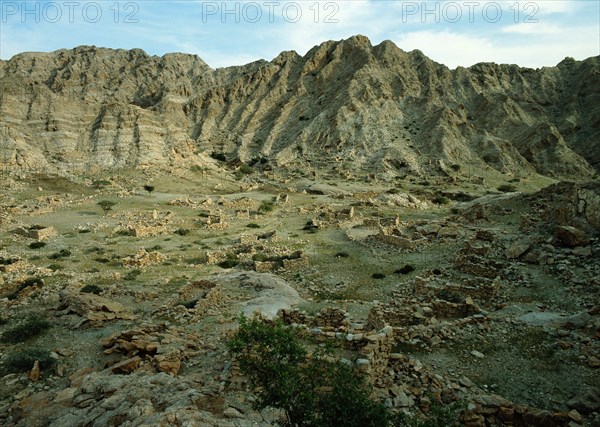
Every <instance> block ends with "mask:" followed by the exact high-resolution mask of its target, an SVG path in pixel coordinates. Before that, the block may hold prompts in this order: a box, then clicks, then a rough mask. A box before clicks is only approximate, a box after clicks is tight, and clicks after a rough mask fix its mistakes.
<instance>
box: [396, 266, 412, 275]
mask: <svg viewBox="0 0 600 427" xmlns="http://www.w3.org/2000/svg"><path fill="white" fill-rule="evenodd" d="M413 271H415V267H413V266H412V265H410V264H406V265H405V266H404V267H401V268H399V269H397V270H396V271H394V273H395V274H408V273H412V272H413Z"/></svg>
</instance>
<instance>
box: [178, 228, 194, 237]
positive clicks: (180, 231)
mask: <svg viewBox="0 0 600 427" xmlns="http://www.w3.org/2000/svg"><path fill="white" fill-rule="evenodd" d="M175 233H176V234H179V235H180V236H187V235H188V234H190V230H189V229H188V228H178V229H177V230H175Z"/></svg>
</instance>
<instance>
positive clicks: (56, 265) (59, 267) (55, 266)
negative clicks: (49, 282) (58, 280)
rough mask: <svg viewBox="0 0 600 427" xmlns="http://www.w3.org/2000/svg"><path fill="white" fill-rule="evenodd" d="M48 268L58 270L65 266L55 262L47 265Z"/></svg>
mask: <svg viewBox="0 0 600 427" xmlns="http://www.w3.org/2000/svg"><path fill="white" fill-rule="evenodd" d="M48 268H49V269H50V270H52V271H59V270H64V269H65V267H64V266H63V265H60V264H56V263H54V264H50V265H49V266H48Z"/></svg>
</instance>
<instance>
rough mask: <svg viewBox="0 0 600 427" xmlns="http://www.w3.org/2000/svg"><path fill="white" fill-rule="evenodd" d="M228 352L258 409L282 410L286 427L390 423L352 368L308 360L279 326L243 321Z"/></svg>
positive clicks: (316, 358)
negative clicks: (252, 390)
mask: <svg viewBox="0 0 600 427" xmlns="http://www.w3.org/2000/svg"><path fill="white" fill-rule="evenodd" d="M228 347H229V349H230V351H231V352H232V353H233V354H234V355H235V357H236V358H237V359H238V361H239V363H240V368H241V370H242V372H243V373H244V374H245V375H248V377H249V378H250V381H251V383H252V385H253V386H254V387H256V390H257V397H258V399H257V401H256V406H257V407H258V408H259V409H263V408H265V407H267V406H272V407H275V408H279V409H282V410H283V411H284V412H285V419H284V420H282V424H283V425H287V426H302V427H312V426H315V427H316V426H319V427H327V426H339V425H344V426H356V427H359V426H360V427H362V426H365V427H369V426H373V427H375V426H377V427H379V426H387V425H388V424H389V422H390V416H389V413H388V411H387V410H386V408H385V407H384V406H383V405H381V404H380V403H378V402H375V401H373V400H371V399H370V397H369V390H368V388H367V387H366V384H365V382H364V380H363V379H362V378H361V377H359V376H357V375H356V374H355V373H354V371H353V370H352V368H350V367H348V366H346V365H343V364H342V363H339V362H332V361H330V360H329V358H326V357H324V356H325V354H324V353H323V352H322V351H321V352H318V351H317V352H315V354H313V357H312V359H310V360H308V359H307V355H308V352H307V350H306V348H305V347H304V346H303V345H302V344H301V343H300V341H299V338H298V337H297V335H296V334H295V332H294V331H293V330H291V329H289V328H286V327H285V326H284V325H283V323H281V322H280V321H277V322H274V323H265V322H262V321H260V320H257V319H253V320H251V321H249V320H247V319H246V318H245V317H242V318H241V319H240V329H239V330H238V332H237V333H236V335H235V337H234V338H233V339H232V340H231V341H230V342H229V343H228Z"/></svg>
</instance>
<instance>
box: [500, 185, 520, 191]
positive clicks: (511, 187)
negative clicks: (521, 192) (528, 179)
mask: <svg viewBox="0 0 600 427" xmlns="http://www.w3.org/2000/svg"><path fill="white" fill-rule="evenodd" d="M498 191H502V192H503V193H511V192H513V191H517V187H515V186H514V185H513V184H502V185H500V186H498Z"/></svg>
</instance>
